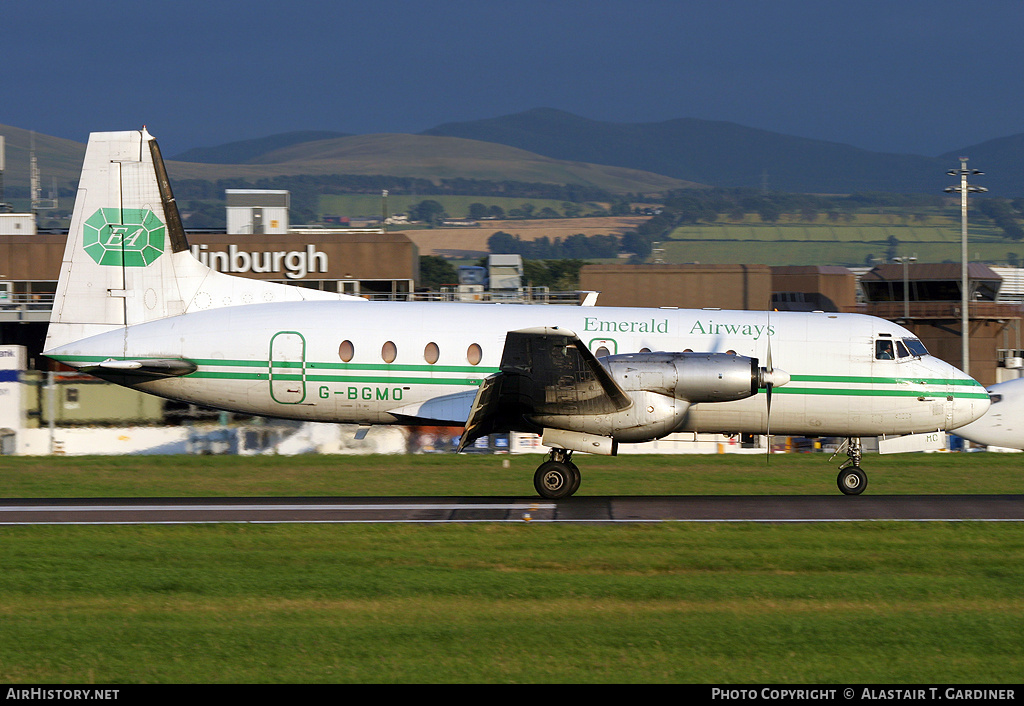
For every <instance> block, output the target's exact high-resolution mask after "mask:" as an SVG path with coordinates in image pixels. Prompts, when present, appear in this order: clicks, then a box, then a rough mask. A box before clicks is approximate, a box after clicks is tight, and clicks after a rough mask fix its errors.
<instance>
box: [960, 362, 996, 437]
mask: <svg viewBox="0 0 1024 706" xmlns="http://www.w3.org/2000/svg"><path fill="white" fill-rule="evenodd" d="M957 373H959V375H958V376H957V378H958V379H956V380H955V383H956V386H955V387H954V391H953V413H952V415H951V416H952V423H951V424H950V428H952V429H955V428H957V427H961V426H963V425H964V424H970V423H971V422H973V421H974V420H975V419H980V418H981V417H982V416H983V415H984V414H985V412H987V411H988V408H989V406H990V405H991V404H992V400H991V399H990V398H989V394H988V390H986V389H985V388H984V387H982V385H981V383H979V382H978V381H977V380H975V379H974V378H972V377H970V376H968V375H966V374H964V373H963V372H961V371H959V370H957Z"/></svg>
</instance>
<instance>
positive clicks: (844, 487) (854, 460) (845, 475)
mask: <svg viewBox="0 0 1024 706" xmlns="http://www.w3.org/2000/svg"><path fill="white" fill-rule="evenodd" d="M843 446H845V447H846V455H847V460H846V461H845V462H844V463H843V465H841V466H840V467H839V476H838V477H837V478H836V485H838V486H839V490H840V491H841V492H842V493H843V495H860V494H861V493H863V492H864V489H865V488H867V487H868V477H867V474H865V473H864V471H862V470H861V469H860V459H861V445H860V437H849V438H848V439H847V440H846V442H845V443H844V444H843ZM842 450H843V447H842V446H840V447H839V449H838V450H837V451H836V454H838V453H839V451H842ZM836 454H832V458H835V456H836ZM829 460H831V459H829Z"/></svg>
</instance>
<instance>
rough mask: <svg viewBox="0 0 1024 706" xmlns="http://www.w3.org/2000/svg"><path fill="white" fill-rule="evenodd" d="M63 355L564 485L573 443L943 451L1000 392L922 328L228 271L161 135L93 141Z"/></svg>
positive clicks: (857, 485)
mask: <svg viewBox="0 0 1024 706" xmlns="http://www.w3.org/2000/svg"><path fill="white" fill-rule="evenodd" d="M45 354H46V355H47V356H49V357H51V358H53V359H55V360H58V361H60V362H61V363H65V364H67V365H69V366H72V367H74V368H77V369H79V370H82V371H85V372H89V373H92V374H93V375H96V376H98V377H101V378H103V379H106V380H109V381H112V382H116V383H118V384H121V385H127V386H129V387H132V388H135V389H138V390H142V391H144V392H148V393H151V394H154V395H160V396H162V397H167V398H170V399H175V400H181V401H184V402H190V403H195V404H201V405H206V406H210V407H215V408H220V409H225V410H231V411H235V412H240V413H244V414H255V415H264V416H269V417H279V418H288V419H298V420H308V421H320V422H345V423H356V424H360V425H373V424H406V425H414V424H428V425H436V424H444V425H459V426H463V427H464V432H463V435H462V438H461V444H460V449H463V448H465V447H466V445H467V444H470V443H472V442H473V441H474V440H476V439H477V438H479V437H481V436H482V435H485V434H491V433H498V432H506V431H523V432H534V433H538V434H541V435H542V442H543V444H544V445H545V446H547V447H549V448H550V449H551V451H550V455H549V456H548V459H547V460H546V461H545V462H544V463H542V464H541V466H540V467H539V468H538V469H537V472H536V473H535V476H534V485H535V487H536V489H537V492H539V493H540V494H541V495H542V496H544V497H546V498H552V499H555V498H562V497H566V496H569V495H572V494H573V493H574V492H576V490H577V489H578V487H579V484H580V471H579V469H578V468H577V466H576V464H575V463H574V462H573V460H572V457H573V452H576V451H580V452H589V453H598V454H610V455H614V454H615V453H616V451H617V448H618V445H619V444H621V443H642V442H646V441H651V440H654V439H659V438H661V437H664V436H666V435H667V434H670V433H672V432H678V431H691V432H714V433H726V434H738V433H745V434H788V435H804V436H834V437H842V438H845V439H846V443H845V444H844V448H845V451H846V455H847V459H846V461H845V462H844V463H843V464H842V466H841V468H840V472H839V477H838V485H839V488H840V490H842V491H843V492H844V493H847V494H857V493H860V492H862V491H863V490H864V487H865V485H866V483H867V479H866V476H865V475H864V473H863V471H862V470H861V468H860V460H861V444H860V439H861V437H865V436H871V437H876V436H881V437H885V438H884V440H883V441H881V442H880V443H879V447H880V450H882V451H883V452H884V451H912V450H922V449H925V448H937V447H939V446H941V445H942V444H943V443H944V433H945V432H946V431H948V430H950V429H954V428H956V427H959V426H962V425H964V424H967V423H969V422H971V421H973V420H975V419H977V418H978V417H980V416H981V415H982V414H984V412H985V410H986V409H987V408H988V406H989V397H988V394H987V393H986V391H985V389H984V388H982V387H981V386H980V385H979V384H978V383H977V382H975V381H974V380H972V379H971V378H970V377H968V376H967V375H965V374H964V373H962V372H960V371H959V370H957V369H956V368H954V367H952V366H950V365H948V364H947V363H944V362H943V361H941V360H938V359H937V358H935V357H933V356H931V355H929V354H928V352H927V351H926V350H925V348H924V346H923V345H922V344H921V342H920V341H919V340H917V339H916V338H915V337H914V336H913V335H912V334H911V333H910V332H909V331H907V330H906V329H904V328H902V327H900V326H898V325H896V324H894V323H891V322H888V321H884V320H882V319H877V318H873V317H869V316H862V315H857V314H831V313H792V312H771V313H768V312H755V311H709V310H700V309H698V310H686V309H625V308H611V307H608V308H605V307H595V306H550V305H508V304H505V305H499V304H472V303H470V304H456V303H432V302H370V301H366V300H364V299H361V298H357V297H351V296H346V295H344V294H340V293H329V292H320V291H315V290H310V289H304V288H299V287H291V286H288V285H283V284H276V283H272V282H264V281H260V280H256V279H250V278H245V277H237V276H233V275H228V274H223V273H220V272H216V271H214V270H213V269H211V268H210V267H208V266H206V265H204V264H203V263H202V262H200V261H199V260H197V259H196V257H194V255H193V253H192V251H191V249H190V248H189V244H188V241H187V239H186V236H185V231H184V229H183V227H182V224H181V220H180V217H179V215H178V209H177V206H176V204H175V201H174V197H173V194H172V192H171V187H170V182H169V180H168V177H167V173H166V171H165V167H164V163H163V160H162V159H161V157H160V151H159V148H158V147H157V143H156V141H155V140H154V139H153V138H152V136H150V135H149V133H148V132H146V130H145V129H143V130H141V131H128V132H108V133H93V134H92V135H91V136H90V138H89V145H88V148H87V150H86V155H85V163H84V165H83V168H82V178H81V182H80V185H79V190H78V197H77V200H76V201H75V210H74V215H73V217H72V221H71V229H70V232H69V235H68V241H67V248H66V250H65V253H64V260H63V263H62V265H61V272H60V282H59V284H58V288H57V297H56V301H55V303H54V308H53V314H52V318H51V321H50V326H49V329H48V331H47V339H46V350H45Z"/></svg>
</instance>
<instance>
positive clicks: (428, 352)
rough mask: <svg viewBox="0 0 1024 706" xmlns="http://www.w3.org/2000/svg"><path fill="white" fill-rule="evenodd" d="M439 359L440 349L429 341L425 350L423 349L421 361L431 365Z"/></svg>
mask: <svg viewBox="0 0 1024 706" xmlns="http://www.w3.org/2000/svg"><path fill="white" fill-rule="evenodd" d="M440 357H441V349H440V348H438V347H437V344H436V343H434V342H433V341H431V342H430V343H428V344H427V346H426V348H424V349H423V360H425V361H427V362H428V363H430V364H431V365H433V364H434V363H436V362H437V359H438V358H440Z"/></svg>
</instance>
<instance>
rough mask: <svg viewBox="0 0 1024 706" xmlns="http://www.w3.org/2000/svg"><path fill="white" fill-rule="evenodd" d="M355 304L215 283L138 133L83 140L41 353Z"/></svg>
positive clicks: (283, 289) (144, 136)
mask: <svg viewBox="0 0 1024 706" xmlns="http://www.w3.org/2000/svg"><path fill="white" fill-rule="evenodd" d="M342 298H344V299H349V298H351V299H357V297H348V296H346V295H343V294H337V293H333V292H320V291H318V290H312V289H305V288H299V287H290V286H288V285H282V284H276V283H272V282H264V281H260V280H256V279H249V278H244V277H236V276H232V275H225V274H222V273H219V272H216V271H215V270H212V269H211V268H209V267H207V266H206V265H203V264H202V263H200V262H199V261H198V260H197V259H195V257H193V256H192V253H191V251H190V249H189V243H188V239H187V237H186V236H185V230H184V228H183V227H182V223H181V217H180V215H179V214H178V207H177V204H176V202H175V200H174V195H173V193H172V191H171V184H170V179H169V178H168V176H167V170H166V168H165V166H164V162H163V158H162V157H161V155H160V148H159V147H158V146H157V143H156V140H155V139H154V138H153V137H152V135H150V134H149V133H148V132H147V131H146V129H145V128H143V129H142V130H132V131H126V132H98V133H92V134H91V135H90V136H89V145H88V147H87V148H86V152H85V161H84V163H83V165H82V178H81V180H80V182H79V185H78V195H77V197H76V199H75V209H74V212H73V214H72V217H71V228H70V230H69V231H68V240H67V245H66V246H65V249H64V259H63V262H62V263H61V270H60V280H59V282H58V284H57V291H56V295H55V298H54V303H53V313H52V314H51V317H50V326H49V329H48V330H47V334H46V338H47V340H46V350H47V351H50V350H54V349H56V348H59V347H62V346H65V345H66V344H68V343H71V342H73V341H76V340H80V339H82V338H87V337H89V336H92V335H96V334H99V333H104V332H106V331H110V330H112V329H115V328H120V327H123V326H131V325H134V324H139V323H144V322H146V321H151V320H154V319H161V318H166V317H169V316H177V315H180V314H185V313H189V312H192V311H198V310H202V309H211V308H217V307H222V306H237V305H240V304H249V303H262V302H272V301H294V300H301V299H342Z"/></svg>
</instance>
